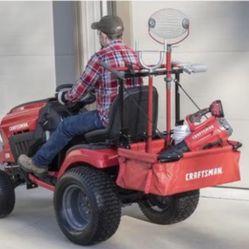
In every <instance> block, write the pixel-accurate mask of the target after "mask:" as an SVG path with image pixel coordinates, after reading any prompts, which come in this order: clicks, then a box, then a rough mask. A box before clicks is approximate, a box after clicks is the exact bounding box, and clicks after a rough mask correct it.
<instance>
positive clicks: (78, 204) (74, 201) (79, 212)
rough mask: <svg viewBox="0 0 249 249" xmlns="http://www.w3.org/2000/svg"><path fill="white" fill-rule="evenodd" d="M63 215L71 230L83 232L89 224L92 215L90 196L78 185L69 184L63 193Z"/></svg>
mask: <svg viewBox="0 0 249 249" xmlns="http://www.w3.org/2000/svg"><path fill="white" fill-rule="evenodd" d="M62 215H63V218H64V220H65V221H66V224H67V227H68V229H69V230H73V231H74V232H81V231H82V230H84V229H85V228H86V227H87V225H88V224H89V222H90V220H91V216H92V212H91V203H90V200H89V198H88V196H87V195H86V194H85V193H84V192H83V191H82V189H81V188H80V187H79V186H77V185H70V186H68V187H67V188H66V189H65V190H64V193H63V198H62Z"/></svg>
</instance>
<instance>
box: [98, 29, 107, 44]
mask: <svg viewBox="0 0 249 249" xmlns="http://www.w3.org/2000/svg"><path fill="white" fill-rule="evenodd" d="M98 35H99V43H100V45H101V47H102V48H105V47H106V46H108V45H109V44H110V39H109V38H108V36H107V35H106V34H105V33H103V32H101V31H98Z"/></svg>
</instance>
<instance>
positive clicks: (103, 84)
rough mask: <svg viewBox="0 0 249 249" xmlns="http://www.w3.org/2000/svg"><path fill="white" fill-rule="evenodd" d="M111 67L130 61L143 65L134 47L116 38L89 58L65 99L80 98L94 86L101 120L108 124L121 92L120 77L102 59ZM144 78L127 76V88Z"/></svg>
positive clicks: (121, 65)
mask: <svg viewBox="0 0 249 249" xmlns="http://www.w3.org/2000/svg"><path fill="white" fill-rule="evenodd" d="M103 62H104V63H106V64H107V65H108V66H109V67H111V68H117V67H125V66H127V65H128V64H132V65H135V66H139V62H138V58H137V55H136V53H135V51H134V50H132V49H131V48H129V47H127V46H126V45H124V44H123V43H122V41H121V40H113V41H112V42H111V44H110V45H108V46H107V47H105V48H103V49H101V50H100V51H98V52H96V53H95V54H94V55H93V56H92V57H91V59H90V60H89V61H88V63H87V66H86V68H85V71H84V72H83V73H82V75H81V77H80V80H79V81H78V82H77V83H76V84H75V85H74V86H73V87H72V89H71V90H70V91H69V92H68V93H67V94H66V95H65V99H66V100H68V101H71V102H77V101H78V100H79V99H80V98H81V96H83V95H84V94H86V93H87V92H88V91H89V90H91V89H94V90H95V93H96V105H97V111H98V113H99V117H100V120H101V121H102V123H103V125H104V126H106V125H107V124H108V121H109V111H110V106H111V104H112V102H113V101H114V99H115V97H116V96H117V95H118V80H117V79H116V78H115V77H113V76H112V74H111V72H110V71H109V70H106V69H104V68H103V66H102V63H103ZM142 83H143V81H142V79H141V78H134V79H126V80H125V84H124V86H125V88H130V87H135V86H140V85H142Z"/></svg>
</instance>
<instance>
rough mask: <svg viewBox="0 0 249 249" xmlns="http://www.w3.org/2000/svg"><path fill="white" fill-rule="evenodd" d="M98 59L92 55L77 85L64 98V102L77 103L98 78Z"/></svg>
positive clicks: (99, 68) (95, 55)
mask: <svg viewBox="0 0 249 249" xmlns="http://www.w3.org/2000/svg"><path fill="white" fill-rule="evenodd" d="M100 70H101V65H100V58H99V57H98V55H97V54H94V55H93V56H92V57H91V59H90V60H89V61H88V63H87V66H86V68H85V71H84V72H83V73H82V75H81V77H80V79H79V80H78V81H77V83H76V84H75V85H74V86H73V87H72V89H70V90H69V91H68V92H67V93H66V94H65V96H64V99H65V101H69V102H77V101H78V100H80V98H81V97H82V96H83V95H84V94H86V93H87V92H88V91H89V90H90V89H92V87H93V86H94V85H95V83H96V82H97V81H98V80H99V77H100Z"/></svg>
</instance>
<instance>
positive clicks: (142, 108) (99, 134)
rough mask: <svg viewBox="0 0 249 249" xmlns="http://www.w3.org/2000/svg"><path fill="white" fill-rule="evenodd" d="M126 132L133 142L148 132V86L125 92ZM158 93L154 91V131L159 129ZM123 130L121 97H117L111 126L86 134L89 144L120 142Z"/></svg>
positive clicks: (111, 116)
mask: <svg viewBox="0 0 249 249" xmlns="http://www.w3.org/2000/svg"><path fill="white" fill-rule="evenodd" d="M123 105H124V127H123V128H124V129H123V130H124V131H126V132H127V135H128V136H129V138H130V140H131V141H132V142H136V141H141V140H142V139H144V138H145V135H146V131H147V108H148V86H141V87H134V88H129V89H126V90H125V91H124V102H123ZM157 115H158V93H157V90H156V88H155V87H154V89H153V131H155V130H156V127H157ZM120 130H121V121H120V97H119V96H117V97H116V99H115V100H114V102H113V104H112V106H111V109H110V118H109V124H108V126H107V127H106V128H104V129H98V130H94V131H91V132H88V133H86V134H85V140H86V141H87V142H88V143H100V142H107V141H109V142H111V143H112V144H113V143H114V144H115V141H116V143H117V142H118V139H119V136H120Z"/></svg>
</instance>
